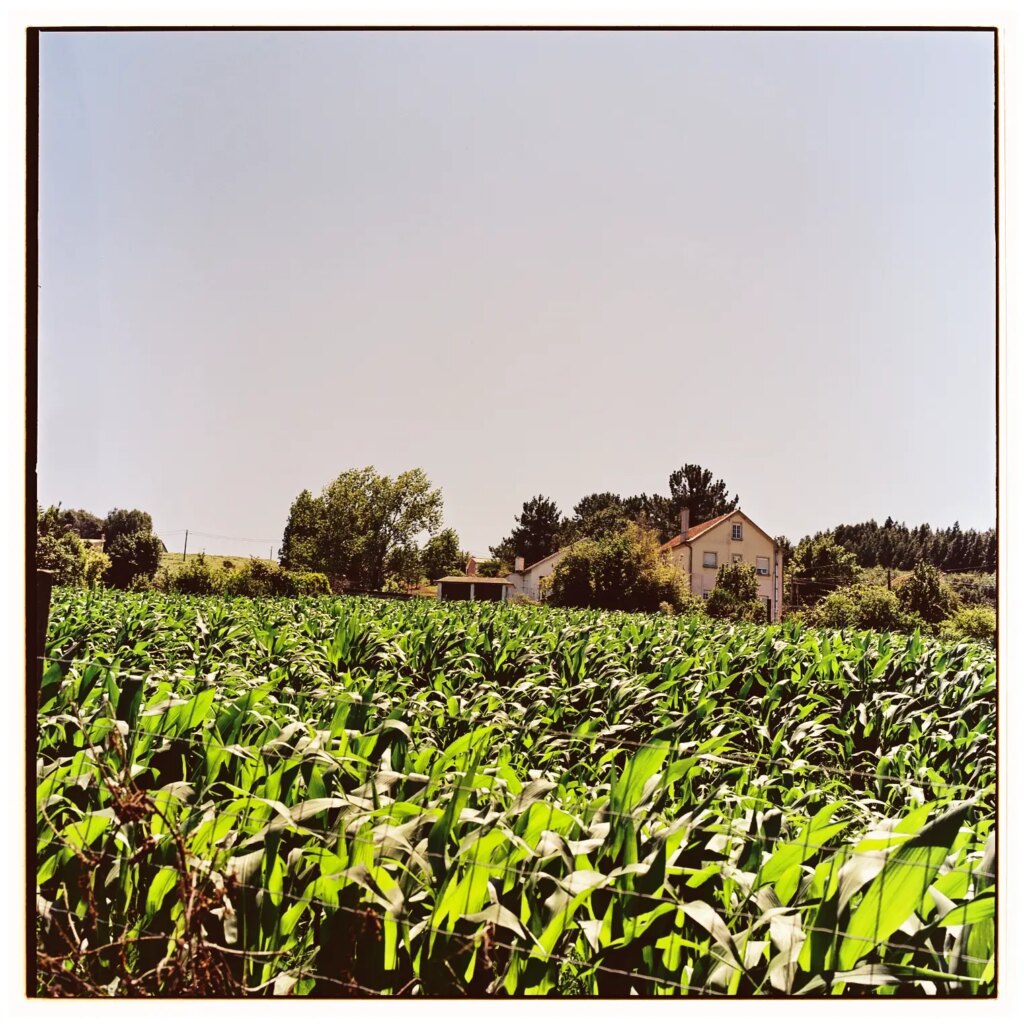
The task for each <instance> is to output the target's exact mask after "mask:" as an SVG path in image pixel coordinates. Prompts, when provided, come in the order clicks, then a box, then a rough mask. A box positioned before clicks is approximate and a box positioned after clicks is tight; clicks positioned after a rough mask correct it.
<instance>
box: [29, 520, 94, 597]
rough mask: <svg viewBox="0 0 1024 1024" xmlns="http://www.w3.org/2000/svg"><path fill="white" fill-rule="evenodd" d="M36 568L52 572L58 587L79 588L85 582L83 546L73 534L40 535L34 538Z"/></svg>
mask: <svg viewBox="0 0 1024 1024" xmlns="http://www.w3.org/2000/svg"><path fill="white" fill-rule="evenodd" d="M36 568H38V569H48V570H49V571H50V572H52V573H53V574H54V575H53V581H54V583H56V584H57V585H58V586H61V587H74V586H80V585H81V584H82V583H83V582H84V581H85V545H84V544H83V543H82V541H81V540H80V539H79V537H78V535H77V534H74V533H65V534H63V535H55V534H52V533H40V534H38V535H37V537H36Z"/></svg>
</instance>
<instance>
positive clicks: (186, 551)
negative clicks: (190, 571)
mask: <svg viewBox="0 0 1024 1024" xmlns="http://www.w3.org/2000/svg"><path fill="white" fill-rule="evenodd" d="M187 553H188V530H186V531H185V550H184V551H182V553H181V560H182V561H183V562H184V561H185V555H186V554H187Z"/></svg>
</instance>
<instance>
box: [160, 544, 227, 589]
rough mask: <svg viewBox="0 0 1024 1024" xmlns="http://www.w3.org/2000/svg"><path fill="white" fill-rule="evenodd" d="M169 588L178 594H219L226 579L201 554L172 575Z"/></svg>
mask: <svg viewBox="0 0 1024 1024" xmlns="http://www.w3.org/2000/svg"><path fill="white" fill-rule="evenodd" d="M168 587H169V589H170V590H171V591H172V592H174V593H176V594H217V593H220V592H221V591H222V590H223V588H224V578H223V574H222V573H220V572H218V571H217V570H216V569H215V568H214V567H213V566H211V565H210V564H209V562H207V561H206V555H205V554H199V555H198V556H197V557H196V558H193V559H191V560H190V561H187V562H185V563H183V564H182V565H181V567H180V568H178V569H176V570H175V571H174V572H173V574H171V576H170V578H169V580H168Z"/></svg>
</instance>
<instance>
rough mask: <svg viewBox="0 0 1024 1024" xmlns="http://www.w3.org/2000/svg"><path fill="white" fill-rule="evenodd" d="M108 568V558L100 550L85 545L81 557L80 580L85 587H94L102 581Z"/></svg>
mask: <svg viewBox="0 0 1024 1024" xmlns="http://www.w3.org/2000/svg"><path fill="white" fill-rule="evenodd" d="M109 569H110V558H109V557H108V556H107V555H105V554H104V553H103V552H102V551H99V550H97V549H96V548H92V547H88V546H86V547H85V550H84V552H83V559H82V582H83V583H84V584H85V585H86V586H87V587H96V586H99V584H100V583H101V582H102V581H103V577H104V576H106V574H107V572H108V570H109Z"/></svg>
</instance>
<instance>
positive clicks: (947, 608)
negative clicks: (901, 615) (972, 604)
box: [895, 562, 960, 624]
mask: <svg viewBox="0 0 1024 1024" xmlns="http://www.w3.org/2000/svg"><path fill="white" fill-rule="evenodd" d="M895 590H896V596H897V597H898V598H899V602H900V607H902V608H903V610H904V611H905V612H907V613H908V614H916V615H919V616H920V617H921V618H922V619H923V620H924V621H925V622H927V623H932V624H934V623H938V622H941V621H942V620H943V619H948V618H949V617H950V616H951V615H952V614H953V612H955V611H956V610H957V608H959V606H960V599H959V598H958V597H957V596H956V591H954V590H953V588H952V587H951V586H950V585H949V584H948V583H946V582H945V581H944V580H943V579H942V577H941V576H940V575H939V570H938V569H936V568H935V566H934V565H929V564H928V563H927V562H918V563H917V565H915V566H914V571H913V572H912V573H911V574H910V575H909V576H908V577H906V578H905V579H902V580H900V582H899V583H898V584H896V587H895Z"/></svg>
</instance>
